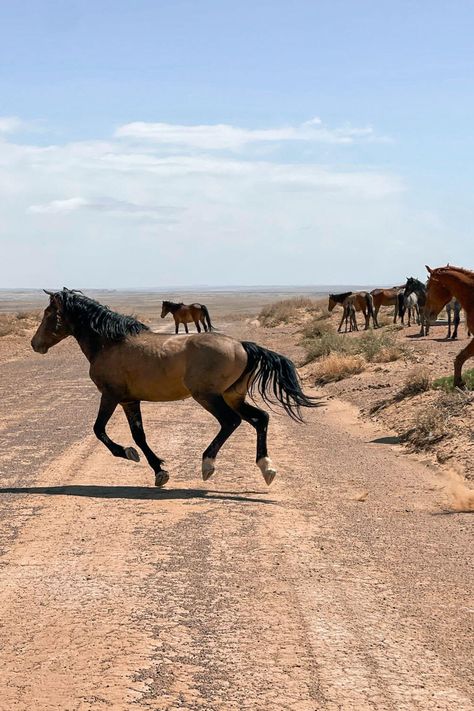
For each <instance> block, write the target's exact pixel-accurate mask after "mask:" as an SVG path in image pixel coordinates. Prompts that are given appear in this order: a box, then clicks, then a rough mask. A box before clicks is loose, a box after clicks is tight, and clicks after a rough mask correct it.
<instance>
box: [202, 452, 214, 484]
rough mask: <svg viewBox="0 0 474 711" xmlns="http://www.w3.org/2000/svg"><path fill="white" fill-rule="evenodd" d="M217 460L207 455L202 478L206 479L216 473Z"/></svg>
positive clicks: (203, 462)
mask: <svg viewBox="0 0 474 711" xmlns="http://www.w3.org/2000/svg"><path fill="white" fill-rule="evenodd" d="M215 461H216V460H215V459H211V457H205V459H203V460H202V478H203V480H204V481H207V480H208V479H210V478H211V476H212V475H213V474H214V472H215V469H216V468H215V466H214V462H215Z"/></svg>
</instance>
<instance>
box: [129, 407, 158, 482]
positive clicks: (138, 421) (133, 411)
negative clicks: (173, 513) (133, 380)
mask: <svg viewBox="0 0 474 711" xmlns="http://www.w3.org/2000/svg"><path fill="white" fill-rule="evenodd" d="M122 407H123V410H124V412H125V415H126V417H127V420H128V424H129V426H130V431H131V433H132V437H133V441H134V442H135V444H136V445H137V446H138V447H140V449H141V450H142V452H143V454H144V455H145V457H146V460H147V462H148V464H149V465H150V467H151V468H152V469H153V471H154V472H155V477H156V484H157V485H158V486H162V485H163V484H165V483H166V482H167V481H168V479H169V477H168V474H167V472H165V470H164V469H162V467H161V465H162V464H163V460H162V459H160V458H159V457H157V456H156V454H155V453H154V452H153V450H152V449H151V448H150V447H149V446H148V444H147V441H146V437H145V430H144V429H143V420H142V413H141V409H140V403H139V401H135V402H127V403H122Z"/></svg>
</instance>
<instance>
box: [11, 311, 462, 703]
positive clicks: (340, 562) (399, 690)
mask: <svg viewBox="0 0 474 711" xmlns="http://www.w3.org/2000/svg"><path fill="white" fill-rule="evenodd" d="M222 320H224V319H222ZM228 323H229V324H230V325H228V326H226V328H227V329H228V330H229V331H230V332H232V333H234V334H235V335H236V336H238V337H247V338H248V337H253V338H257V339H258V340H259V341H260V342H262V343H264V344H267V345H273V346H275V345H276V344H278V349H279V350H280V351H282V352H286V353H289V354H291V355H292V356H293V357H298V356H299V355H300V354H301V351H300V348H299V346H298V345H297V340H298V339H297V338H296V337H295V333H294V329H293V330H292V329H291V328H282V329H280V330H279V331H278V330H277V331H275V330H266V329H257V328H255V327H254V326H253V325H251V324H250V323H248V322H245V321H243V322H241V321H239V320H238V319H234V320H233V321H231V320H230V319H229V322H228ZM168 326H169V327H170V326H171V324H169V325H168ZM161 327H165V326H164V325H163V324H161ZM2 342H3V343H2ZM14 343H17V341H16V340H15V339H14V338H9V337H7V339H0V358H1V365H0V367H1V371H2V378H1V379H0V390H1V399H0V423H1V435H2V443H3V447H2V450H1V454H0V461H1V470H2V486H1V488H0V519H1V526H0V552H1V557H0V563H1V565H0V600H1V605H0V650H1V651H0V664H1V668H2V675H1V680H0V709H2V710H3V709H5V711H10V710H11V709H15V710H16V709H18V710H20V711H23V710H24V711H27V710H28V711H31V710H32V709H34V710H39V711H43V710H45V711H46V710H57V711H59V710H60V711H76V710H78V711H86V710H89V709H94V710H99V709H116V710H118V711H120V710H121V709H124V710H125V709H134V708H138V709H140V708H142V709H166V710H170V711H171V710H174V709H189V710H194V709H201V710H204V711H227V710H229V711H234V710H235V711H237V710H240V709H249V710H250V709H262V711H263V710H265V711H268V710H271V711H273V710H275V711H280V710H281V711H284V710H285V711H286V710H290V709H291V710H294V711H316V710H319V709H324V710H328V711H336V710H344V711H354V710H356V711H357V710H359V709H360V710H365V709H374V710H377V711H385V709H387V710H391V711H392V710H393V711H399V710H407V711H411V710H412V709H446V710H448V709H449V710H450V711H451V710H452V711H455V710H456V711H457V710H458V709H459V710H464V709H466V710H467V709H470V710H471V709H474V674H473V666H472V659H473V651H474V650H473V639H474V636H473V626H474V622H473V614H474V608H473V579H472V566H473V557H472V523H473V521H472V517H470V516H469V515H467V514H453V513H447V512H446V511H445V494H444V493H443V491H442V490H441V489H440V485H441V484H442V477H441V476H440V474H439V473H438V472H437V471H436V470H435V469H433V468H430V467H427V466H426V465H425V464H423V463H422V462H420V461H417V460H416V459H414V458H413V457H410V456H407V455H406V454H405V453H404V450H403V449H402V448H401V447H400V446H399V445H395V444H394V443H393V438H392V437H391V436H390V434H391V433H390V431H389V430H388V429H387V428H386V427H385V426H384V425H383V424H380V423H373V422H367V421H362V420H361V419H360V418H359V417H358V411H357V410H356V409H355V408H354V407H352V406H351V405H350V404H348V403H347V402H342V401H341V400H340V399H339V398H337V399H331V400H329V401H328V403H327V406H326V407H325V408H320V409H318V410H315V411H312V412H310V413H309V415H308V418H307V423H306V424H305V425H298V424H295V423H293V422H291V421H290V420H289V419H288V418H287V417H285V416H279V415H276V414H275V415H273V416H272V419H271V425H270V438H269V442H270V452H271V454H272V458H273V460H274V461H275V463H276V464H278V468H279V474H278V477H277V478H276V480H275V482H274V484H273V485H272V486H271V487H270V488H267V487H266V485H265V483H264V481H263V479H262V478H261V475H260V473H259V471H258V469H257V468H256V467H255V465H254V464H253V459H254V449H255V441H254V435H253V431H251V430H250V428H249V427H248V426H247V425H242V427H241V428H239V430H238V431H237V432H236V433H235V434H234V436H233V437H232V438H231V440H230V441H229V442H228V443H227V445H226V446H225V447H224V449H223V450H222V452H221V454H220V456H219V459H218V468H217V470H216V473H215V475H214V477H213V478H212V479H211V480H210V481H208V482H206V484H204V483H203V482H202V481H201V480H200V456H201V452H202V451H203V449H204V448H205V446H206V445H207V444H208V442H209V440H210V439H211V438H212V436H213V433H214V432H215V430H216V427H215V424H214V421H213V420H212V418H211V417H210V416H209V415H208V414H207V413H206V412H205V411H204V410H202V409H201V408H199V407H198V406H197V405H195V404H194V403H193V402H183V403H176V404H169V405H145V406H144V417H145V426H146V430H147V433H148V436H149V441H150V443H151V444H152V445H153V446H154V448H155V449H156V450H157V452H158V453H159V454H160V455H161V456H163V457H164V458H165V459H166V462H167V468H168V470H169V472H170V475H171V479H170V483H169V485H168V486H167V487H166V489H164V490H157V489H155V488H154V487H152V482H153V476H152V473H151V472H150V470H149V469H148V468H147V466H146V464H145V463H143V462H140V464H135V463H132V462H127V461H122V460H117V459H114V458H113V457H111V455H110V454H109V452H108V451H107V450H106V449H105V448H104V447H103V446H102V445H101V444H100V443H99V442H97V440H96V439H95V438H94V437H93V435H92V434H91V427H92V423H93V420H94V416H95V412H96V408H97V403H98V397H97V393H96V392H95V389H94V386H93V385H92V383H91V382H90V381H89V379H88V376H87V363H86V361H85V359H84V358H83V356H82V354H81V353H80V351H79V349H78V348H77V346H76V345H75V344H74V343H73V342H65V343H63V344H60V345H59V346H57V347H56V348H55V349H54V350H52V351H51V352H50V353H49V354H48V355H47V356H38V355H35V354H33V353H31V352H30V351H29V350H28V348H27V345H25V344H19V343H17V346H14ZM15 348H16V350H15ZM8 353H10V357H7V356H8ZM12 353H14V355H12ZM354 382H355V381H352V382H351V386H354ZM346 384H347V383H346ZM361 387H362V386H361ZM368 390H370V388H368ZM323 392H324V391H323ZM331 394H332V395H335V394H336V393H335V392H332V393H331ZM110 431H111V433H113V435H114V438H115V439H116V440H117V441H120V442H122V443H123V444H131V441H130V435H129V433H128V431H127V427H126V423H125V421H124V418H123V416H121V415H120V414H117V415H116V416H115V417H114V419H113V421H112V423H111V425H110Z"/></svg>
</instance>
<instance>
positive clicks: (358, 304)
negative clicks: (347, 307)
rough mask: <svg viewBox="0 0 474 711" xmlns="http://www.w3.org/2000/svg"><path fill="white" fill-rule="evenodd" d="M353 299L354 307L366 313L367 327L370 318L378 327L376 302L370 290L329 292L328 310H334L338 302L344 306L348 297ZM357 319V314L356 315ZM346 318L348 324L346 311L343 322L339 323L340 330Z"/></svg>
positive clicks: (366, 327)
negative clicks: (375, 312) (375, 311)
mask: <svg viewBox="0 0 474 711" xmlns="http://www.w3.org/2000/svg"><path fill="white" fill-rule="evenodd" d="M349 298H350V300H351V303H352V305H353V307H354V310H355V311H362V313H363V314H364V318H365V329H364V330H366V331H367V329H368V328H369V325H370V319H372V323H373V325H374V328H377V327H378V324H377V319H376V318H375V314H374V302H373V299H372V296H371V295H370V294H369V292H368V291H356V292H353V291H344V292H342V293H340V294H329V299H328V311H332V310H333V309H334V308H335V307H336V306H337V304H341V306H342V307H344V303H345V301H346V300H347V299H349ZM354 319H355V315H354ZM344 320H346V324H347V319H346V315H345V313H343V315H342V319H341V323H340V324H339V328H338V329H337V330H338V332H340V331H341V328H342V324H343V323H344ZM355 325H356V328H357V321H355Z"/></svg>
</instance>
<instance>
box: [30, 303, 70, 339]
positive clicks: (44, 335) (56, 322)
mask: <svg viewBox="0 0 474 711" xmlns="http://www.w3.org/2000/svg"><path fill="white" fill-rule="evenodd" d="M44 291H45V293H46V294H48V296H49V306H47V307H46V308H45V310H44V314H43V318H42V320H41V323H40V325H39V326H38V329H37V331H36V333H35V335H34V336H33V338H32V339H31V347H32V348H33V350H34V351H35V352H36V353H47V352H48V350H49V349H50V348H51V347H52V346H55V345H56V343H59V342H60V341H62V340H63V339H64V338H67V336H70V335H71V333H72V332H71V329H70V328H69V326H68V325H67V323H66V321H65V319H64V317H63V309H62V306H63V301H62V293H63V292H61V291H57V292H53V291H46V289H44Z"/></svg>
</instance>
